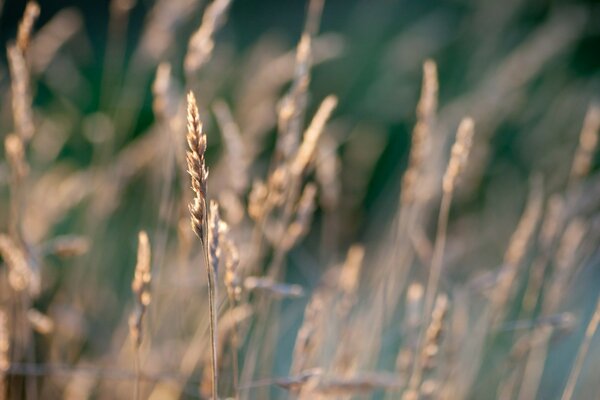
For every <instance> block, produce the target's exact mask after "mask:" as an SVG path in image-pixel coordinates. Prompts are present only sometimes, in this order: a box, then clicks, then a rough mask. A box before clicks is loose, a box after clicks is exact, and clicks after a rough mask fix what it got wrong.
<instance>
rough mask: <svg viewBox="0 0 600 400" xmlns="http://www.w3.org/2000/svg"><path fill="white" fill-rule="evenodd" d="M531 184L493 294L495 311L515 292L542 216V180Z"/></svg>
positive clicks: (499, 316) (497, 317)
mask: <svg viewBox="0 0 600 400" xmlns="http://www.w3.org/2000/svg"><path fill="white" fill-rule="evenodd" d="M531 185H532V186H531V189H530V193H529V198H528V200H527V205H526V206H525V211H524V212H523V215H522V216H521V219H520V220H519V223H518V225H517V228H516V229H515V231H514V233H513V234H512V236H511V238H510V241H509V244H508V247H507V249H506V252H505V254H504V263H503V266H502V269H501V271H500V273H499V276H498V281H497V283H496V287H495V288H494V292H493V294H492V302H493V306H494V312H496V313H499V312H500V311H501V309H502V307H504V306H505V305H506V303H507V301H508V300H509V298H510V295H511V294H512V293H513V290H514V288H513V283H514V281H515V279H516V278H517V274H518V272H519V265H520V264H521V261H522V260H523V258H524V257H525V254H526V251H527V248H528V246H529V244H530V241H531V238H532V237H533V235H534V233H535V231H536V228H537V225H538V222H539V219H540V216H541V212H542V207H543V201H544V193H543V188H542V182H541V180H540V179H538V178H537V177H536V178H534V179H533V180H532V183H531ZM494 318H495V319H496V322H498V321H499V319H500V318H501V315H500V314H497V315H495V317H494Z"/></svg>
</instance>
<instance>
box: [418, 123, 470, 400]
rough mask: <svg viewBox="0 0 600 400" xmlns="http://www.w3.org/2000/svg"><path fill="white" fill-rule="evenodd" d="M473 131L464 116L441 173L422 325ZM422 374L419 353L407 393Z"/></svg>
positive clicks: (437, 277) (434, 289) (438, 272)
mask: <svg viewBox="0 0 600 400" xmlns="http://www.w3.org/2000/svg"><path fill="white" fill-rule="evenodd" d="M473 132H474V124H473V120H472V119H471V118H464V119H463V120H462V121H461V122H460V125H459V126H458V131H457V133H456V140H455V142H454V145H453V146H452V150H451V154H450V161H449V162H448V167H447V169H446V172H445V174H444V177H443V181H442V190H443V193H442V203H441V206H440V213H439V216H438V225H437V233H436V238H435V244H434V249H433V256H432V260H431V267H430V270H429V278H428V281H427V286H426V287H425V300H424V303H423V315H424V322H425V323H424V324H423V327H427V326H428V325H429V321H430V318H432V312H433V306H434V304H433V302H434V300H435V297H436V295H437V288H438V285H439V280H440V276H441V272H442V266H443V258H444V249H445V246H446V231H447V226H448V217H449V214H450V205H451V203H452V196H453V193H454V187H455V184H456V181H457V179H458V177H459V175H460V173H461V172H462V170H463V169H464V168H465V166H466V163H467V159H468V156H469V152H470V150H471V145H472V143H473ZM423 329H425V328H422V333H421V334H420V339H419V341H418V346H417V349H418V350H417V351H418V352H421V351H423V349H424V347H423V346H425V341H424V337H423V336H424V332H423ZM422 374H423V362H422V360H421V359H420V357H417V358H416V359H415V364H414V367H413V373H412V375H411V378H410V382H409V390H408V392H407V393H411V392H414V391H415V390H417V388H418V385H420V384H421V380H422Z"/></svg>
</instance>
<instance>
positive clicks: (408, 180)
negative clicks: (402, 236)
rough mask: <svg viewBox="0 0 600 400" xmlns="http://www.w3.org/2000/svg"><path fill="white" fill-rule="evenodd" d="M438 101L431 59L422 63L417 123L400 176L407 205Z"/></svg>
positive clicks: (425, 153) (403, 199)
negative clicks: (407, 157) (404, 168)
mask: <svg viewBox="0 0 600 400" xmlns="http://www.w3.org/2000/svg"><path fill="white" fill-rule="evenodd" d="M437 102H438V78H437V65H436V64H435V62H434V61H433V60H427V61H425V63H424V64H423V83H422V86H421V97H420V98H419V104H418V105H417V123H416V124H415V127H414V129H413V133H412V144H411V149H410V154H409V160H408V169H407V170H406V172H405V173H404V176H403V178H402V192H401V202H402V204H403V205H407V204H409V203H411V202H412V201H414V200H415V195H416V193H415V191H416V186H415V185H416V184H417V181H418V178H419V174H420V170H421V168H422V167H423V163H424V161H425V158H426V156H427V153H428V149H429V146H430V143H429V141H430V140H431V139H430V136H431V133H432V131H433V128H434V127H433V124H434V123H435V115H436V111H437Z"/></svg>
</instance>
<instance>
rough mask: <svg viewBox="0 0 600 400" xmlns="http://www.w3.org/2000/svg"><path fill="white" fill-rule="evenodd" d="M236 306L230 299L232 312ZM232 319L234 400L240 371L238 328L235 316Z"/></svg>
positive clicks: (236, 394) (236, 396)
mask: <svg viewBox="0 0 600 400" xmlns="http://www.w3.org/2000/svg"><path fill="white" fill-rule="evenodd" d="M235 306H236V301H235V299H234V298H231V309H232V310H234V309H235ZM231 318H232V319H233V332H232V333H231V358H232V363H233V390H234V396H233V398H234V399H236V400H237V399H238V390H239V389H238V387H239V382H238V375H239V371H240V366H239V360H238V327H237V321H236V319H235V315H233V314H232V315H231Z"/></svg>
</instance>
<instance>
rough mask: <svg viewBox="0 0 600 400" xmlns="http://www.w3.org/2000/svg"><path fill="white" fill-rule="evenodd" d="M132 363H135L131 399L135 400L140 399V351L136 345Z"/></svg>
mask: <svg viewBox="0 0 600 400" xmlns="http://www.w3.org/2000/svg"><path fill="white" fill-rule="evenodd" d="M133 351H134V356H133V358H134V363H135V384H134V386H133V398H134V399H135V400H139V399H140V381H141V375H142V374H141V369H140V349H139V347H138V346H137V345H135V346H134V350H133Z"/></svg>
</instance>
